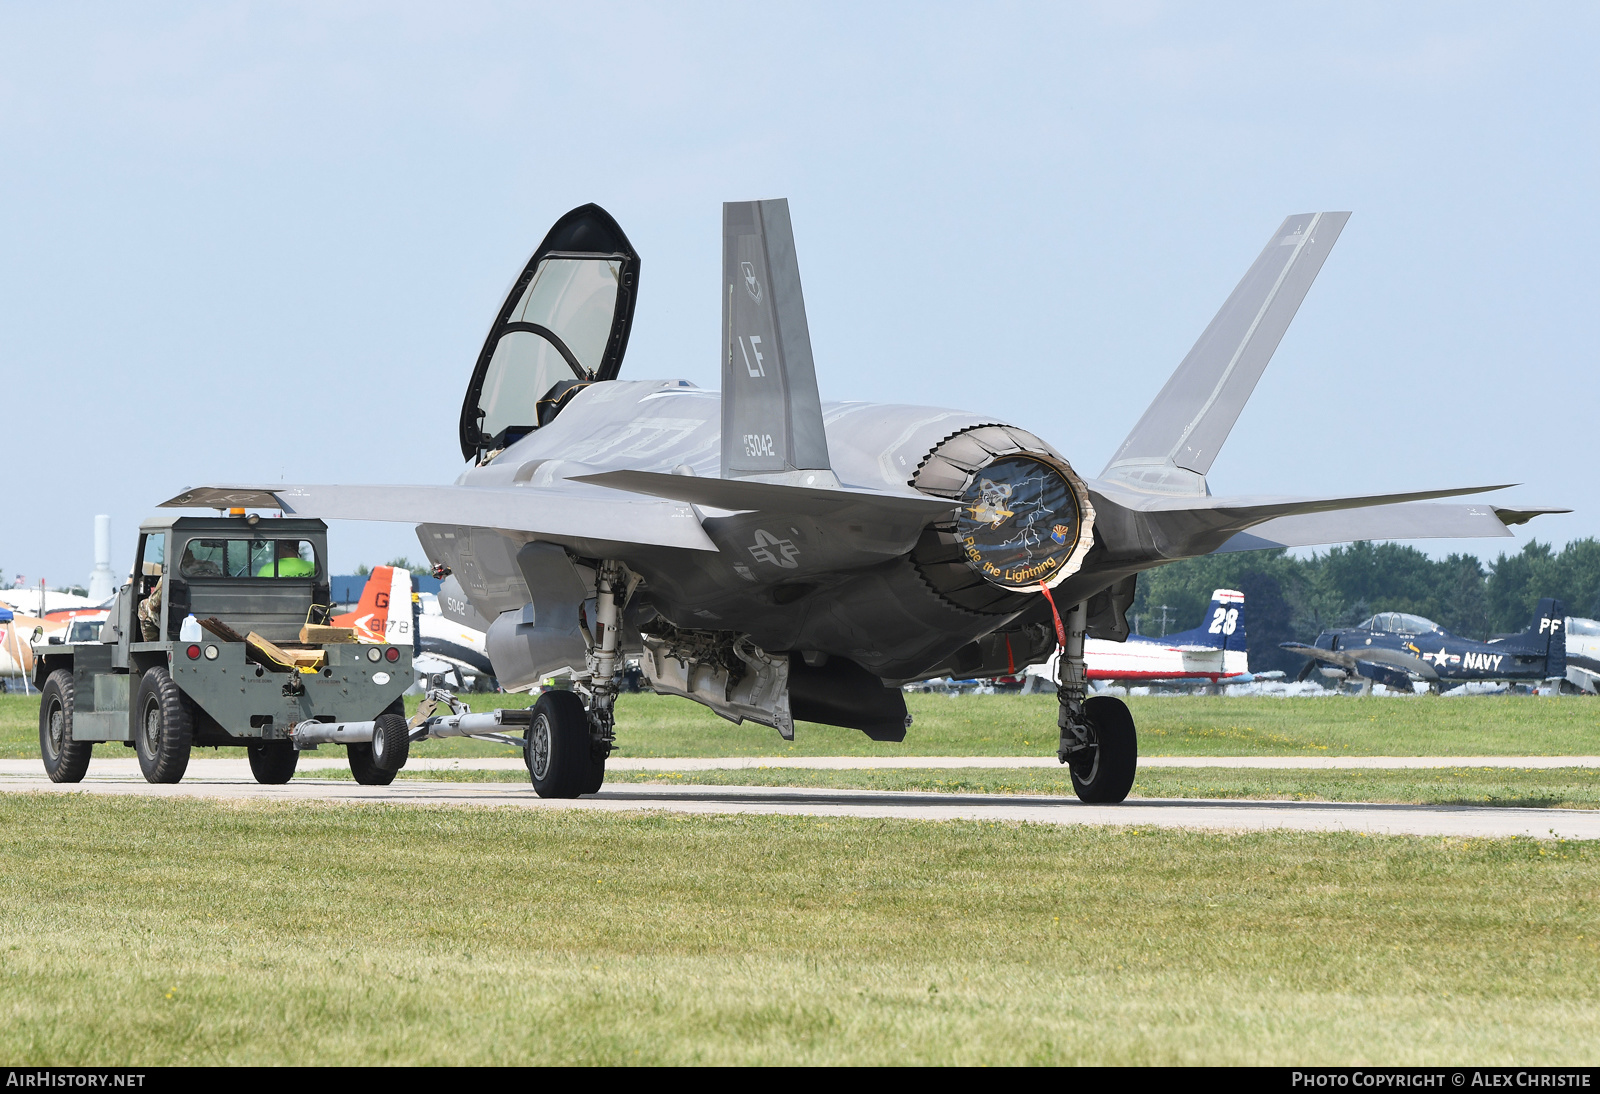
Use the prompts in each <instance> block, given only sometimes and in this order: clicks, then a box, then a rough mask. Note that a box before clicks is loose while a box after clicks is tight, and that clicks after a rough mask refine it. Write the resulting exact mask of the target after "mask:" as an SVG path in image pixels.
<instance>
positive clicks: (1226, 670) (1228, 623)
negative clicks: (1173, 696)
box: [1028, 589, 1281, 686]
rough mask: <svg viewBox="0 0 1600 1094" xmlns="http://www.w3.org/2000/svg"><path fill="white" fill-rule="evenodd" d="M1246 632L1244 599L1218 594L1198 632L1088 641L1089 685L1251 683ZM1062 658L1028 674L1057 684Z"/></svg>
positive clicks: (1057, 655)
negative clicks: (1097, 683) (1090, 682)
mask: <svg viewBox="0 0 1600 1094" xmlns="http://www.w3.org/2000/svg"><path fill="white" fill-rule="evenodd" d="M1244 627H1245V618H1244V594H1243V593H1241V592H1240V591H1239V590H1237V589H1215V590H1213V591H1212V593H1211V604H1210V605H1209V606H1208V607H1207V608H1206V614H1205V617H1204V618H1203V619H1202V620H1201V622H1200V625H1199V626H1198V627H1193V628H1191V629H1189V630H1186V631H1178V632H1176V633H1174V634H1168V635H1163V636H1161V637H1160V638H1151V637H1149V636H1148V635H1143V634H1130V635H1128V636H1127V637H1126V638H1125V639H1124V640H1123V641H1121V642H1111V641H1107V640H1106V639H1103V638H1089V639H1086V640H1085V641H1084V644H1083V645H1084V649H1083V655H1084V661H1085V665H1086V672H1087V673H1088V677H1089V679H1090V680H1099V681H1103V682H1105V683H1110V684H1120V685H1123V686H1131V685H1135V684H1152V683H1157V682H1161V683H1173V684H1181V683H1186V682H1187V683H1196V682H1200V683H1206V684H1217V683H1225V684H1231V683H1241V684H1242V683H1247V682H1249V681H1251V680H1253V679H1254V677H1252V676H1251V675H1250V652H1249V649H1248V648H1247V647H1246V644H1245V641H1246V640H1245V629H1244ZM1060 655H1061V651H1060V650H1059V649H1058V650H1056V652H1055V653H1053V654H1051V655H1050V659H1049V660H1048V661H1046V662H1045V663H1044V664H1043V665H1037V666H1034V667H1032V668H1030V669H1029V670H1028V674H1029V675H1030V676H1034V677H1037V678H1038V679H1042V680H1050V681H1052V682H1053V681H1054V680H1055V679H1056V676H1057V675H1058V673H1059V670H1058V663H1059V661H1060ZM1280 675H1281V674H1280Z"/></svg>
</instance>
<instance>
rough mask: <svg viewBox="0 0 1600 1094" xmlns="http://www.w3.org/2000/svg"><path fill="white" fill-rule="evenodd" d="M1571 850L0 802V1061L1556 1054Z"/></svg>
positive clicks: (855, 824)
mask: <svg viewBox="0 0 1600 1094" xmlns="http://www.w3.org/2000/svg"><path fill="white" fill-rule="evenodd" d="M1597 893H1600V848H1596V847H1593V846H1590V845H1582V844H1564V843H1554V844H1543V845H1541V844H1536V843H1535V842H1533V841H1527V840H1511V841H1467V842H1462V841H1453V840H1421V839H1405V838H1370V837H1361V836H1357V835H1352V834H1283V833H1259V834H1250V835H1240V836H1218V835H1203V834H1197V833H1185V832H1179V831H1163V830H1152V831H1143V830H1140V831H1128V830H1121V831H1115V830H1105V829H1070V830H1068V829H1059V828H1054V827H1049V826H1025V825H995V824H977V823H948V824H927V823H916V822H897V821H884V820H840V819H816V818H799V817H720V818H719V817H694V816H669V815H656V814H649V815H637V814H636V815H628V814H597V813H590V812H580V813H544V812H539V813H529V812H521V811H509V810H487V809H474V810H448V809H427V808H421V809H418V808H410V809H407V808H386V807H368V806H320V805H312V804H307V803H297V804H295V805H292V806H279V805H259V804H252V805H234V806H229V805H224V804H219V803H208V802H199V801H184V800H150V799H123V798H115V799H114V798H102V797H88V796H85V797H76V796H67V797H63V796H54V795H51V796H46V795H3V796H0V1014H3V1016H4V1020H3V1021H0V1057H3V1058H4V1059H6V1060H8V1061H10V1062H12V1063H14V1064H28V1065H34V1064H50V1063H57V1064H65V1063H75V1064H112V1063H116V1064H122V1065H130V1064H131V1065H142V1064H150V1065H154V1064H164V1063H312V1064H358V1063H421V1064H436V1063H589V1062H597V1063H647V1064H648V1063H793V1062H800V1063H907V1062H927V1063H992V1064H1004V1063H1054V1062H1063V1063H1065V1062H1083V1063H1279V1064H1283V1063H1291V1062H1293V1063H1304V1064H1310V1063H1359V1062H1364V1061H1384V1062H1388V1063H1442V1062H1452V1063H1454V1062H1459V1061H1462V1060H1471V1061H1473V1062H1475V1063H1482V1064H1512V1063H1518V1064H1532V1063H1562V1062H1565V1063H1587V1062H1592V1061H1593V1059H1594V1057H1595V1054H1596V1051H1597V1050H1600V978H1597V977H1596V976H1595V975H1594V970H1595V964H1596V960H1597V956H1600V911H1597V909H1600V901H1597V898H1596V894H1597Z"/></svg>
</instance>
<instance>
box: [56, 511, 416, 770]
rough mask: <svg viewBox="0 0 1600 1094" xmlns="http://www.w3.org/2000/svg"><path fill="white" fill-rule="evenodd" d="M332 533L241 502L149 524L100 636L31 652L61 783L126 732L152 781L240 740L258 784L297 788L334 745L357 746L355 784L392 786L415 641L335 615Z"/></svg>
mask: <svg viewBox="0 0 1600 1094" xmlns="http://www.w3.org/2000/svg"><path fill="white" fill-rule="evenodd" d="M327 541H328V529H327V525H325V524H324V523H323V522H322V521H320V520H305V519H271V520H265V521H263V520H261V519H260V518H258V517H256V516H254V515H250V516H246V515H245V514H244V512H243V510H234V511H233V513H232V514H231V515H228V516H216V517H158V518H155V519H152V520H147V521H145V522H144V523H143V524H141V525H140V526H139V547H138V553H137V555H136V556H135V560H134V566H133V573H132V575H131V578H130V580H129V582H128V584H126V585H124V586H122V588H121V589H120V590H118V592H117V595H116V599H115V601H114V602H113V607H112V609H111V614H110V616H109V617H108V618H107V620H106V622H105V623H104V625H103V626H102V627H101V628H100V632H99V640H98V641H90V642H82V641H80V642H73V643H68V644H62V645H49V644H40V645H37V646H35V647H34V653H35V657H36V661H35V670H34V679H35V682H36V683H37V684H38V685H39V691H40V697H41V702H40V705H39V750H40V753H41V754H42V756H43V759H44V766H45V771H46V772H47V773H48V774H49V776H50V778H51V779H52V780H53V781H55V782H78V781H79V780H81V779H82V778H83V777H84V774H85V773H86V772H87V771H88V768H89V760H90V756H91V753H92V752H93V749H94V746H95V745H96V744H98V743H102V742H107V743H109V742H113V741H115V742H119V743H121V744H123V745H124V746H127V747H131V748H133V749H134V751H135V752H136V753H137V754H138V757H139V767H140V769H141V770H142V771H143V772H144V777H145V778H146V779H147V780H149V781H150V782H152V783H175V782H177V781H179V780H180V779H182V778H183V773H184V771H185V769H186V768H187V767H188V765H189V754H190V751H191V749H193V748H194V747H196V746H200V747H208V746H213V745H232V746H243V747H244V748H245V749H246V751H247V754H248V756H249V759H250V770H251V771H252V772H253V773H254V775H255V777H256V781H257V782H260V783H269V784H274V783H286V782H288V781H289V780H290V779H291V778H292V777H293V776H294V771H295V766H296V764H297V763H298V761H299V756H300V753H301V752H302V751H305V750H307V749H315V748H317V747H318V746H320V745H323V744H342V745H344V746H345V747H346V749H347V751H348V753H349V759H350V770H351V772H352V773H353V774H354V775H355V778H356V781H357V782H361V783H365V784H367V785H371V786H383V785H387V784H388V783H390V782H393V781H394V777H395V774H396V773H397V772H398V771H399V770H400V769H401V768H402V767H403V766H404V765H405V762H406V757H407V755H408V753H409V752H410V732H409V727H408V726H407V725H406V717H405V706H404V703H403V701H402V699H401V696H402V694H403V693H404V692H405V691H406V689H407V688H408V687H410V685H411V682H412V668H411V657H412V649H411V646H410V644H409V643H400V644H396V643H391V642H386V641H385V642H372V641H365V642H363V641H357V640H356V631H355V630H354V629H351V628H340V627H332V626H329V625H328V618H329V617H328V603H329V600H330V597H329V584H328V563H327V557H328V552H327ZM407 629H408V630H409V628H407Z"/></svg>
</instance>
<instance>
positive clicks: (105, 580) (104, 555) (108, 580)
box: [89, 513, 117, 602]
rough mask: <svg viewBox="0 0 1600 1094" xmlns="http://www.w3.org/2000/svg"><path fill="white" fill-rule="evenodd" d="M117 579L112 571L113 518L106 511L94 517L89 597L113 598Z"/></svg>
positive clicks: (100, 599)
mask: <svg viewBox="0 0 1600 1094" xmlns="http://www.w3.org/2000/svg"><path fill="white" fill-rule="evenodd" d="M116 591H117V579H116V577H115V576H114V575H113V574H112V573H111V518H110V517H109V516H107V515H105V514H104V513H102V514H101V515H100V516H97V517H95V518H94V572H93V573H92V574H90V575H89V599H90V600H94V601H97V602H98V601H104V600H109V599H111V594H112V593H114V592H116Z"/></svg>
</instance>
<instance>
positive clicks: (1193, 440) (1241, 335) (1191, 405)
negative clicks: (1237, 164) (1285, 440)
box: [1100, 213, 1350, 494]
mask: <svg viewBox="0 0 1600 1094" xmlns="http://www.w3.org/2000/svg"><path fill="white" fill-rule="evenodd" d="M1349 219H1350V214H1349V213H1298V214H1296V215H1294V216H1291V217H1289V218H1288V219H1286V220H1285V221H1284V222H1283V223H1282V224H1281V225H1280V226H1279V227H1278V230H1277V231H1276V232H1274V233H1273V234H1272V238H1271V239H1269V240H1268V241H1267V246H1266V249H1265V250H1263V251H1262V252H1261V255H1260V257H1258V258H1257V259H1256V261H1255V264H1254V265H1252V266H1251V267H1250V269H1249V271H1248V272H1247V273H1246V274H1245V275H1244V279H1243V280H1241V281H1240V282H1239V284H1238V286H1237V287H1236V288H1235V289H1234V290H1233V295H1231V296H1229V297H1228V300H1227V302H1226V303H1225V304H1223V305H1222V310H1221V311H1219V312H1217V314H1216V317H1215V318H1213V319H1212V320H1211V324H1210V325H1209V326H1208V327H1206V329H1205V332H1204V333H1203V334H1201V335H1200V339H1199V341H1197V342H1195V344H1194V348H1192V349H1191V350H1189V353H1188V356H1186V357H1185V358H1184V359H1183V361H1182V362H1181V363H1180V364H1179V365H1178V367H1177V369H1176V371H1174V372H1173V374H1172V376H1171V378H1170V379H1168V380H1167V383H1166V386H1165V387H1163V388H1162V389H1161V392H1160V393H1159V394H1158V395H1157V396H1156V397H1155V399H1154V401H1152V402H1151V404H1150V405H1149V407H1147V408H1146V409H1145V412H1144V415H1143V416H1142V417H1141V418H1140V419H1139V421H1138V424H1136V425H1135V426H1134V427H1133V430H1132V431H1131V432H1130V433H1129V434H1128V436H1127V439H1126V440H1124V441H1123V442H1122V446H1121V447H1120V448H1118V449H1117V452H1116V455H1114V456H1113V457H1112V458H1111V462H1110V463H1109V464H1107V465H1106V469H1105V470H1104V471H1103V472H1101V475H1100V477H1101V478H1105V479H1118V480H1121V481H1122V482H1124V483H1126V484H1128V485H1130V486H1135V487H1139V488H1143V489H1151V490H1156V491H1160V492H1164V493H1194V494H1203V493H1205V474H1206V472H1208V471H1210V470H1211V464H1212V462H1213V461H1214V460H1215V459H1216V458H1217V453H1218V451H1220V450H1221V448H1222V443H1223V442H1224V441H1226V440H1227V439H1228V434H1229V433H1230V432H1231V431H1232V430H1233V425H1234V423H1235V422H1236V421H1238V420H1239V413H1240V412H1241V411H1242V410H1244V405H1245V403H1246V402H1247V401H1248V400H1249V398H1250V393H1251V392H1252V391H1254V390H1255V387H1256V382H1257V381H1258V380H1260V379H1261V374H1262V372H1264V371H1265V370H1266V367H1267V363H1268V362H1269V361H1271V360H1272V355H1273V353H1274V352H1275V351H1276V350H1277V348H1278V343H1279V342H1280V341H1281V340H1282V339H1283V334H1284V331H1286V330H1288V329H1289V322H1290V321H1291V320H1292V319H1293V318H1294V315H1295V312H1296V311H1298V310H1299V308H1300V303H1301V301H1302V300H1304V299H1305V296H1306V292H1307V291H1308V290H1310V288H1311V283H1312V281H1314V280H1316V277H1317V274H1318V272H1319V271H1320V270H1321V269H1322V263H1323V261H1324V260H1325V259H1326V258H1327V257H1328V252H1329V251H1330V250H1331V249H1332V248H1333V245H1334V243H1335V242H1337V241H1338V239H1339V233H1340V232H1341V231H1343V230H1344V225H1345V222H1346V221H1347V220H1349Z"/></svg>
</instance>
